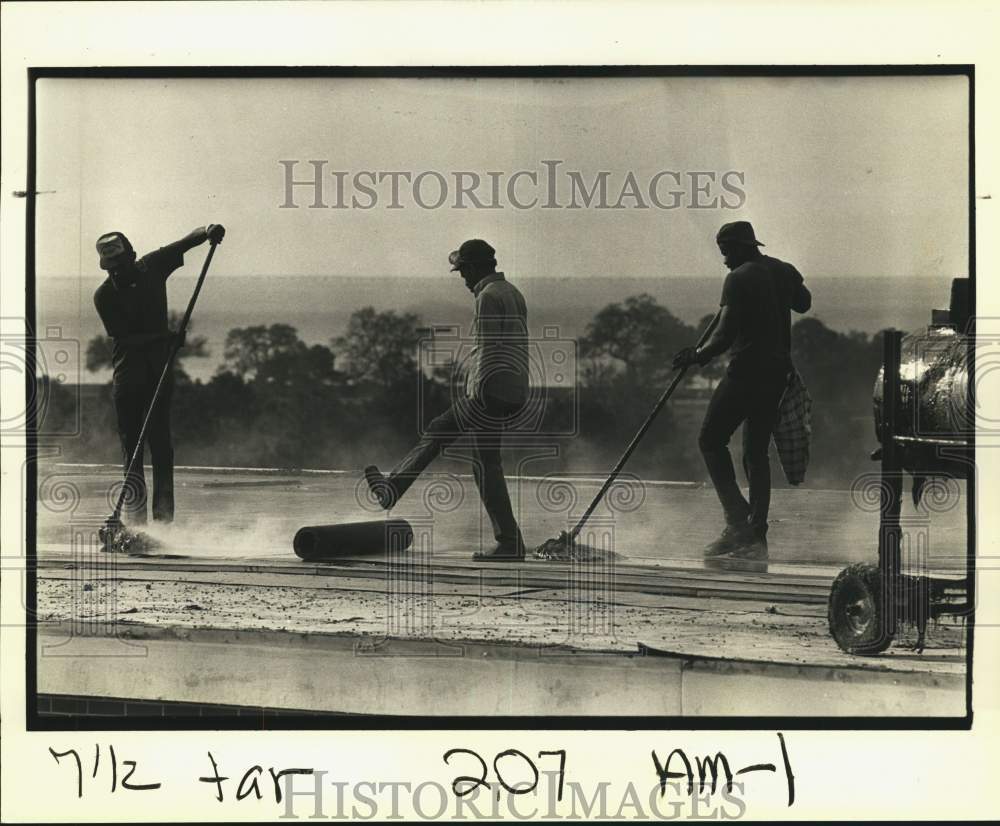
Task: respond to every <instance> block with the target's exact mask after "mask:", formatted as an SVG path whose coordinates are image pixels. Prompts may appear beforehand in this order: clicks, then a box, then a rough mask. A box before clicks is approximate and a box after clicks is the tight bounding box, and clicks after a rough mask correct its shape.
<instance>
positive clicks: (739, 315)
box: [674, 221, 812, 559]
mask: <svg viewBox="0 0 1000 826" xmlns="http://www.w3.org/2000/svg"><path fill="white" fill-rule="evenodd" d="M715 240H716V242H717V243H718V245H719V251H720V252H721V253H722V256H723V258H724V259H725V263H726V266H727V267H729V270H730V272H729V274H728V275H727V276H726V280H725V283H724V284H723V287H722V299H721V300H720V301H719V304H720V305H721V307H722V309H721V311H720V318H719V323H718V326H717V327H716V329H715V331H714V333H713V334H712V336H711V338H710V339H709V340H708V342H706V343H705V345H704V346H702V347H700V348H697V349H696V348H694V347H686V348H684V349H683V350H681V351H680V352H679V353H678V354H677V355H676V356H675V357H674V367H675V368H679V367H685V366H689V365H692V364H700V365H704V364H707V363H708V362H710V361H711V360H712V359H713V358H715V357H716V356H718V355H720V354H722V353H724V352H725V351H726V350H730V348H731V358H730V361H729V367H728V369H727V370H726V374H725V376H724V377H723V379H722V381H720V382H719V385H718V387H717V388H716V389H715V393H714V394H713V395H712V399H711V401H710V402H709V404H708V410H707V412H706V413H705V420H704V423H703V424H702V427H701V433H700V434H699V436H698V446H699V448H700V449H701V453H702V455H703V456H704V458H705V465H706V467H707V468H708V473H709V476H711V478H712V483H713V484H714V485H715V490H716V493H718V495H719V501H720V502H721V503H722V510H723V512H724V514H725V518H726V528H725V530H724V531H723V533H722V536H720V537H719V538H718V539H717V540H715V541H714V542H712V543H711V544H710V545H708V546H707V547H706V548H705V555H706V556H719V555H722V554H732V555H734V556H737V557H745V558H749V559H763V558H766V556H767V512H768V508H769V507H770V503H771V470H770V463H769V459H768V447H769V444H770V441H771V433H772V431H773V429H774V424H775V420H776V418H777V414H778V407H779V404H780V402H781V397H782V395H783V393H784V390H785V386H786V384H787V383H788V377H789V374H790V372H791V370H792V359H791V312H790V311H791V310H795V311H796V312H799V313H804V312H806V311H807V310H808V309H809V307H810V306H811V305H812V296H811V295H810V293H809V290H808V289H807V288H806V286H805V284H803V281H802V276H801V275H800V274H799V271H798V270H796V269H795V267H793V266H792V265H791V264H787V263H785V262H784V261H779V260H778V259H777V258H771V257H770V256H768V255H763V254H761V252H760V250H759V249H758V247H761V246H763V244H761V243H760V242H759V241H758V240H757V238H756V237H755V235H754V231H753V227H752V226H751V225H750V224H749V223H748V222H747V221H735V222H733V223H731V224H725V225H723V227H722V228H721V229H720V230H719V232H718V234H717V235H716V239H715ZM741 423H742V424H743V469H744V471H745V473H746V477H747V481H748V482H749V484H750V498H749V501H747V499H745V498H744V497H743V493H742V492H741V491H740V488H739V485H737V483H736V473H735V471H734V469H733V460H732V457H731V456H730V455H729V447H728V445H729V439H730V437H731V436H732V435H733V433H734V432H735V431H736V428H737V427H739V425H740V424H741Z"/></svg>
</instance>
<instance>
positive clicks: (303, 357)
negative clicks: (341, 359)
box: [220, 324, 338, 386]
mask: <svg viewBox="0 0 1000 826" xmlns="http://www.w3.org/2000/svg"><path fill="white" fill-rule="evenodd" d="M223 356H224V358H225V365H224V366H223V367H222V368H220V372H231V373H233V374H234V375H236V376H238V377H239V378H240V379H242V380H243V381H249V382H254V383H256V384H271V385H277V386H289V385H295V384H300V383H303V382H312V383H316V384H332V383H334V382H335V381H336V380H337V378H338V375H337V372H336V370H335V369H334V355H333V352H332V351H331V350H330V349H329V348H328V347H324V346H323V345H322V344H314V345H312V346H310V345H308V344H306V343H305V342H304V341H302V340H301V339H300V338H299V334H298V331H296V329H295V328H294V327H292V326H290V325H288V324H272V325H271V326H269V327H265V326H264V325H256V326H252V327H237V328H234V329H232V330H230V331H229V333H228V334H227V335H226V345H225V349H224V351H223Z"/></svg>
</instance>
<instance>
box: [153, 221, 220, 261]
mask: <svg viewBox="0 0 1000 826" xmlns="http://www.w3.org/2000/svg"><path fill="white" fill-rule="evenodd" d="M225 234H226V229H225V227H223V226H222V224H209V225H208V226H207V227H196V228H195V229H193V230H191V231H190V232H189V233H188V234H187V235H185V236H184V237H183V238H181V239H180V240H179V241H174V242H173V243H172V244H167V246H166V247H164V249H176V250H177V251H178V252H179V253H180V254H181V255H183V254H184V253H185V252H187V251H188V250H190V249H194V248H195V247H197V246H200V245H202V244H204V243H205V242H206V241H208V240H212V241H214V242H215V243H216V244H220V243H222V238H223V236H224V235H225Z"/></svg>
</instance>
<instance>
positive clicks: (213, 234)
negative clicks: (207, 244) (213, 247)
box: [205, 224, 226, 244]
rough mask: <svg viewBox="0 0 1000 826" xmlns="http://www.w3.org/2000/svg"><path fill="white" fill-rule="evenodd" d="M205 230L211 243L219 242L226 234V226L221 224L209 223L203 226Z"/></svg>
mask: <svg viewBox="0 0 1000 826" xmlns="http://www.w3.org/2000/svg"><path fill="white" fill-rule="evenodd" d="M205 231H206V232H207V233H208V240H209V241H211V242H212V243H213V244H221V243H222V239H223V237H224V236H225V234H226V228H225V227H224V226H222V224H209V225H208V226H207V227H205Z"/></svg>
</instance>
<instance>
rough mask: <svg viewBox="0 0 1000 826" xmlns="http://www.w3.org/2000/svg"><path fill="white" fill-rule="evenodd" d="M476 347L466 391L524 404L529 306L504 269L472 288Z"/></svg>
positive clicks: (479, 396)
mask: <svg viewBox="0 0 1000 826" xmlns="http://www.w3.org/2000/svg"><path fill="white" fill-rule="evenodd" d="M473 292H474V294H475V297H476V310H475V315H474V317H473V319H472V338H473V348H472V352H471V353H470V354H469V358H468V370H467V372H466V377H465V392H466V395H467V396H468V397H469V398H470V399H477V400H479V401H485V400H486V399H487V398H492V399H497V400H499V401H501V402H506V403H508V404H523V403H524V402H525V401H526V400H527V398H528V309H527V305H526V304H525V302H524V296H523V295H521V291H520V290H518V289H517V287H515V286H514V285H513V284H511V283H510V282H509V281H507V279H506V278H504V274H503V273H502V272H498V273H493V274H492V275H488V276H486V277H485V278H483V279H482V280H481V281H480V282H479V283H478V284H476V286H475V288H474V290H473Z"/></svg>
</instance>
